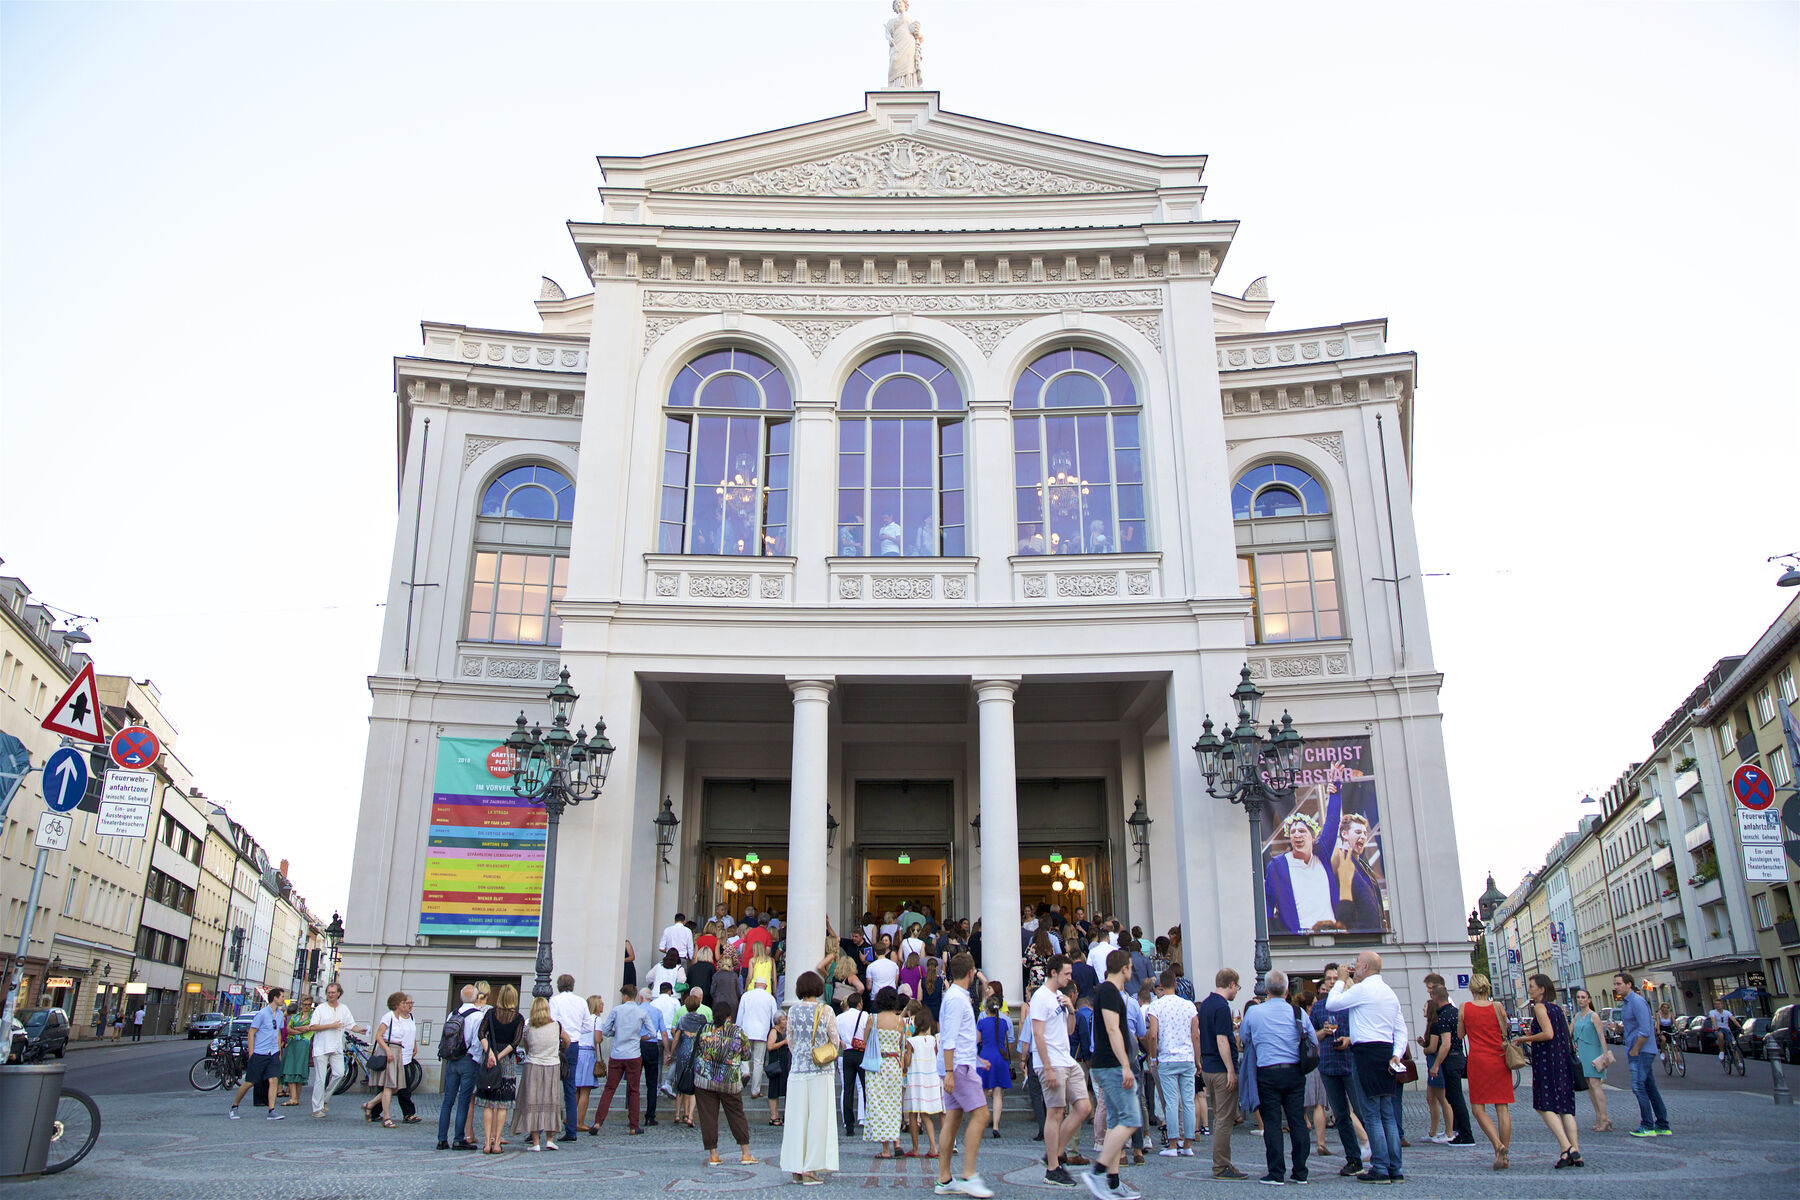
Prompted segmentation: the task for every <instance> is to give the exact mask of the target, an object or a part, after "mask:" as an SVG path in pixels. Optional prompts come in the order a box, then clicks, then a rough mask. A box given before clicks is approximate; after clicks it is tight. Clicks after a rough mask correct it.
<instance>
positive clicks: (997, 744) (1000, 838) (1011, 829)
mask: <svg viewBox="0 0 1800 1200" xmlns="http://www.w3.org/2000/svg"><path fill="white" fill-rule="evenodd" d="M1018 689H1019V680H1018V678H1017V677H1016V676H1015V677H1013V678H1006V679H977V680H975V699H976V705H977V709H978V711H979V713H980V721H981V961H982V969H983V972H984V973H985V974H986V975H987V977H988V978H989V979H997V980H999V981H1000V983H1001V985H1002V986H1003V987H1004V988H1005V989H1006V1001H1007V1003H1008V1004H1023V1003H1025V1001H1026V1000H1027V997H1026V995H1025V978H1024V955H1023V953H1022V952H1021V950H1020V943H1019V936H1020V933H1019V792H1018V786H1017V774H1016V769H1017V768H1016V765H1015V760H1014V753H1013V693H1014V692H1016V691H1018Z"/></svg>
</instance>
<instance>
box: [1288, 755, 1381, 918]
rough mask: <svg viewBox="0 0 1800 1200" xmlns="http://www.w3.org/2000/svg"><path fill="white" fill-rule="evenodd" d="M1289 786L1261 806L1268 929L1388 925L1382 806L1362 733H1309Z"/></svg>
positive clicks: (1372, 760) (1372, 761)
mask: <svg viewBox="0 0 1800 1200" xmlns="http://www.w3.org/2000/svg"><path fill="white" fill-rule="evenodd" d="M1301 755H1302V759H1301V767H1300V771H1299V773H1298V776H1297V778H1296V781H1295V787H1294V794H1293V795H1292V796H1291V797H1289V798H1286V799H1283V800H1278V801H1276V802H1274V803H1273V804H1270V805H1268V806H1267V811H1268V813H1269V816H1270V818H1271V819H1270V821H1269V822H1268V823H1266V824H1265V825H1264V830H1265V837H1267V839H1268V840H1267V841H1266V842H1265V843H1264V845H1263V851H1262V852H1263V860H1264V861H1263V867H1264V872H1263V878H1264V883H1263V902H1264V904H1265V905H1266V906H1267V908H1268V914H1269V933H1270V935H1271V936H1275V937H1279V936H1282V935H1299V934H1307V933H1333V932H1347V933H1381V932H1383V931H1385V930H1386V929H1387V928H1388V896H1387V871H1386V867H1385V864H1384V863H1383V861H1382V854H1381V808H1380V802H1379V798H1378V797H1377V794H1376V787H1375V762H1374V758H1373V756H1372V754H1371V752H1370V748H1369V739H1368V738H1366V737H1342V738H1308V739H1307V740H1306V745H1305V747H1304V749H1303V750H1302V752H1301Z"/></svg>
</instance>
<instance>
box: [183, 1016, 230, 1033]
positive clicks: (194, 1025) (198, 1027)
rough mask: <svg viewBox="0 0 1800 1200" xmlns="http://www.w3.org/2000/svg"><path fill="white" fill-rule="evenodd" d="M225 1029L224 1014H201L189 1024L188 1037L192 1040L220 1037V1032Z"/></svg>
mask: <svg viewBox="0 0 1800 1200" xmlns="http://www.w3.org/2000/svg"><path fill="white" fill-rule="evenodd" d="M223 1028H225V1014H224V1013H216V1012H210V1013H201V1014H200V1015H199V1016H197V1017H195V1018H194V1019H193V1020H191V1021H189V1022H188V1027H187V1035H188V1037H189V1038H190V1039H192V1038H211V1037H218V1036H219V1030H221V1029H223Z"/></svg>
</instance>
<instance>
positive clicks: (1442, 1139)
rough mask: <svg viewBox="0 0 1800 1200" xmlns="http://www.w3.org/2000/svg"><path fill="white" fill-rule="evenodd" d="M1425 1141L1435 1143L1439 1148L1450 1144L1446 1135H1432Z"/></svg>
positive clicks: (1448, 1136)
mask: <svg viewBox="0 0 1800 1200" xmlns="http://www.w3.org/2000/svg"><path fill="white" fill-rule="evenodd" d="M1425 1140H1426V1141H1428V1142H1436V1143H1437V1144H1438V1145H1440V1146H1448V1145H1449V1144H1450V1142H1451V1138H1450V1135H1449V1134H1447V1133H1434V1134H1432V1135H1431V1136H1430V1137H1428V1138H1426V1139H1425Z"/></svg>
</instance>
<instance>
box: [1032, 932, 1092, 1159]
mask: <svg viewBox="0 0 1800 1200" xmlns="http://www.w3.org/2000/svg"><path fill="white" fill-rule="evenodd" d="M1046 968H1047V969H1046V973H1045V975H1044V984H1043V986H1042V987H1040V988H1038V990H1037V991H1036V992H1035V993H1033V994H1032V997H1031V1009H1030V1013H1029V1016H1028V1019H1029V1020H1030V1022H1031V1041H1032V1049H1033V1051H1034V1052H1035V1057H1036V1063H1037V1072H1038V1080H1039V1082H1040V1083H1041V1084H1042V1085H1043V1088H1044V1107H1045V1109H1046V1110H1047V1112H1046V1116H1045V1119H1044V1182H1045V1183H1048V1184H1050V1185H1052V1186H1054V1187H1074V1186H1075V1179H1074V1177H1073V1176H1071V1175H1070V1174H1069V1172H1068V1171H1067V1170H1065V1169H1064V1167H1063V1154H1062V1151H1063V1147H1065V1146H1067V1145H1068V1144H1069V1139H1071V1138H1073V1137H1074V1136H1075V1134H1076V1131H1078V1130H1079V1129H1080V1128H1081V1126H1082V1123H1083V1122H1085V1121H1086V1120H1087V1116H1088V1113H1089V1112H1091V1111H1093V1101H1091V1100H1089V1099H1088V1089H1087V1073H1086V1072H1085V1071H1083V1070H1082V1069H1081V1064H1080V1063H1078V1062H1076V1061H1075V1056H1074V1055H1073V1054H1071V1053H1069V1027H1070V1025H1071V1024H1073V1022H1074V1019H1075V1005H1074V1003H1073V1002H1072V1001H1071V1000H1070V999H1069V997H1068V996H1067V994H1065V992H1064V991H1063V989H1064V988H1067V987H1068V986H1069V980H1070V979H1071V978H1073V976H1074V971H1073V969H1072V967H1071V964H1070V962H1069V958H1068V956H1067V955H1065V954H1058V955H1056V956H1055V957H1053V958H1051V960H1050V961H1049V963H1047V964H1046ZM1067 1161H1068V1162H1069V1163H1070V1164H1072V1165H1075V1166H1086V1165H1087V1159H1085V1158H1083V1157H1081V1155H1080V1154H1071V1155H1069V1156H1068V1160H1067Z"/></svg>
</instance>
